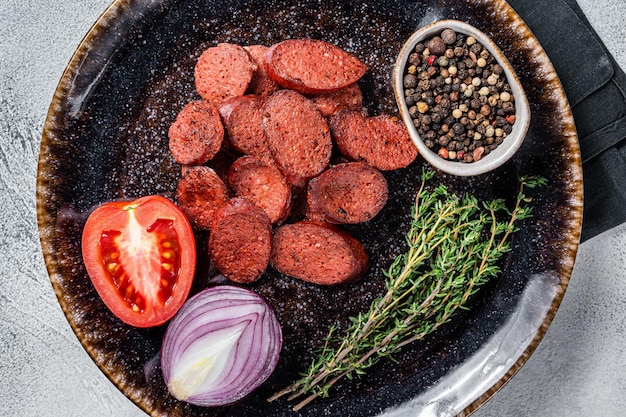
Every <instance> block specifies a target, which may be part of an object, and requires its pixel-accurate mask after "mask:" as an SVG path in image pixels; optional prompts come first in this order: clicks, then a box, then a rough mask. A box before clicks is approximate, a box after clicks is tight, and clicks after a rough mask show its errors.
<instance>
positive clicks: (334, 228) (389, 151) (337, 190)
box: [169, 39, 417, 285]
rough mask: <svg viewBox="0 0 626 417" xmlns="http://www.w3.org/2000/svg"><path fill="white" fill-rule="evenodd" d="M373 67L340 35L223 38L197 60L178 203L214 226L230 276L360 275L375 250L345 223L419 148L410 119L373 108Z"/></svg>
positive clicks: (364, 213) (181, 130)
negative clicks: (370, 111) (367, 96)
mask: <svg viewBox="0 0 626 417" xmlns="http://www.w3.org/2000/svg"><path fill="white" fill-rule="evenodd" d="M366 71H367V66H366V65H365V64H364V63H363V62H362V61H361V60H359V59H358V58H357V57H355V56H354V55H352V54H350V53H348V52H347V51H345V50H343V49H341V48H339V47H337V46H335V45H332V44H330V43H327V42H324V41H320V40H313V39H290V40H285V41H282V42H279V43H277V44H274V45H272V46H269V47H268V46H264V45H253V46H245V47H244V46H240V45H236V44H231V43H220V44H217V45H216V46H213V47H210V48H208V49H207V50H205V51H204V52H203V53H202V55H201V56H200V58H199V59H198V62H197V64H196V67H195V74H194V76H195V87H196V91H197V93H198V95H199V96H200V99H198V100H194V101H191V102H190V103H188V104H187V105H186V106H185V107H184V108H183V109H182V110H181V111H180V113H179V114H178V115H177V117H176V120H175V121H174V122H173V123H172V125H171V126H170V129H169V148H170V151H171V153H172V155H173V157H174V158H175V159H176V161H178V162H179V163H180V164H181V165H182V172H183V175H182V177H181V179H180V182H179V184H178V187H177V190H176V199H177V203H178V205H179V206H180V207H181V208H182V210H183V211H184V212H185V213H186V214H187V216H188V218H189V220H190V222H191V223H192V225H193V227H194V228H196V229H197V230H206V231H210V232H209V233H210V235H209V248H208V252H209V256H210V257H211V260H212V261H213V264H214V265H215V267H216V268H217V269H218V270H219V271H220V273H221V274H222V275H224V276H225V277H226V278H228V279H230V280H232V281H235V282H238V283H250V282H253V281H255V280H257V279H259V277H260V276H261V275H262V274H263V272H264V271H265V270H266V268H267V267H268V266H269V265H271V266H272V267H273V268H275V269H276V270H278V271H280V272H282V273H284V274H286V275H289V276H291V277H295V278H298V279H302V280H305V281H307V282H312V283H315V284H319V285H334V284H342V283H351V282H355V281H357V280H358V279H359V278H361V277H362V276H363V274H364V273H365V272H366V270H367V268H368V262H369V256H368V254H367V252H366V251H365V249H364V247H363V245H362V244H361V243H360V242H359V241H358V240H357V239H355V238H354V237H352V236H350V235H349V234H348V233H347V232H346V231H345V230H344V229H342V226H341V225H344V224H355V223H361V222H367V221H369V220H371V219H372V218H374V217H375V216H376V215H377V214H378V213H379V212H380V210H381V209H382V208H383V207H384V205H385V203H386V201H387V198H388V184H387V181H386V179H385V177H384V175H383V174H382V173H381V171H389V170H395V169H400V168H404V167H406V166H408V165H409V164H410V163H411V162H413V160H414V159H415V158H416V157H417V150H416V148H415V146H414V145H413V143H412V142H411V140H410V138H409V136H408V133H407V131H406V128H405V127H404V125H403V124H402V123H401V122H400V121H399V120H398V119H397V118H394V117H391V116H389V115H378V116H368V115H367V111H366V109H364V108H363V97H362V93H361V90H360V88H359V85H358V83H357V82H358V80H359V79H360V78H361V77H362V76H363V75H364V74H365V72H366Z"/></svg>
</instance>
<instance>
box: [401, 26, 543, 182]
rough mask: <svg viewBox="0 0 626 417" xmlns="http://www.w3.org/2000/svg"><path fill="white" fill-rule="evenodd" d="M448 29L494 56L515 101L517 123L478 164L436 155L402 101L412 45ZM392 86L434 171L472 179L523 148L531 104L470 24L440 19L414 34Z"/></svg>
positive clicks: (496, 50) (501, 58)
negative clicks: (422, 136)
mask: <svg viewBox="0 0 626 417" xmlns="http://www.w3.org/2000/svg"><path fill="white" fill-rule="evenodd" d="M446 28H450V29H453V30H454V31H455V32H461V33H463V34H465V35H470V36H473V37H474V38H476V40H477V41H478V42H480V43H481V44H482V45H483V46H484V47H485V48H487V49H488V50H489V52H491V54H492V55H493V56H494V57H495V59H496V61H497V62H498V64H500V65H501V66H502V68H503V69H504V74H505V75H506V78H507V81H508V82H509V85H510V86H511V90H512V94H513V96H514V98H515V107H516V108H515V116H516V121H515V124H514V125H513V130H512V132H511V133H510V134H508V135H507V137H506V139H505V141H504V142H503V143H502V144H500V145H499V146H498V147H497V148H496V149H495V150H493V151H492V152H490V153H489V154H488V155H486V156H484V157H483V158H481V159H480V160H479V161H475V162H470V163H463V162H457V161H450V160H446V159H443V158H442V157H440V156H439V155H438V154H437V153H436V152H434V151H433V150H431V149H430V148H428V147H427V146H426V144H425V143H424V141H423V140H422V139H421V137H420V135H419V134H418V132H417V129H416V128H415V126H414V125H413V119H412V117H411V115H410V114H409V108H408V106H407V104H406V101H405V98H404V86H403V84H404V83H403V79H404V71H405V67H406V64H407V61H408V58H409V55H410V54H411V53H412V52H413V48H414V47H415V45H416V44H417V43H418V42H420V41H422V40H424V39H426V38H428V37H430V36H433V35H435V34H439V33H441V31H442V30H443V29H446ZM393 84H394V93H395V97H396V102H397V104H398V109H399V111H400V115H401V117H402V120H403V121H404V124H405V125H406V127H407V130H408V132H409V136H410V137H411V140H412V141H413V143H414V144H415V145H416V146H417V149H418V151H419V153H420V155H422V157H423V158H424V159H425V160H426V161H427V162H428V163H429V164H430V165H431V166H433V167H434V168H437V169H439V170H441V171H443V172H445V173H448V174H453V175H458V176H472V175H479V174H484V173H486V172H489V171H491V170H494V169H496V168H498V167H499V166H501V165H503V164H504V163H506V162H507V161H508V160H509V159H511V158H512V157H513V155H515V153H516V152H517V151H518V149H519V148H520V147H521V146H522V143H523V142H524V139H525V137H526V134H527V132H528V128H529V126H530V118H531V116H530V105H529V103H528V97H527V96H526V93H525V91H524V88H523V87H522V83H521V81H520V80H519V78H518V76H517V74H516V72H515V70H514V69H513V66H512V65H511V64H510V62H509V61H508V59H507V58H506V56H505V55H504V53H502V51H501V50H500V48H499V47H498V45H496V43H495V42H494V41H493V40H492V39H491V38H490V37H489V36H487V35H486V34H485V33H483V32H482V31H480V30H479V29H477V28H476V27H474V26H472V25H470V24H469V23H466V22H463V21H460V20H454V19H443V20H437V21H435V22H432V23H429V24H427V25H425V26H422V27H421V28H419V29H418V30H417V31H415V32H414V33H413V34H412V35H411V36H410V37H409V38H408V39H407V41H406V42H405V43H404V45H403V46H402V48H401V49H400V52H399V53H398V58H397V60H396V63H395V65H394V71H393Z"/></svg>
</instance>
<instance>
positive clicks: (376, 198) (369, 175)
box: [307, 162, 389, 224]
mask: <svg viewBox="0 0 626 417" xmlns="http://www.w3.org/2000/svg"><path fill="white" fill-rule="evenodd" d="M388 194H389V191H388V185H387V180H386V179H385V177H384V176H383V174H382V173H381V172H380V171H379V170H377V169H376V168H374V167H372V166H371V165H368V164H365V163H363V162H348V163H343V164H338V165H335V166H332V167H330V168H329V169H327V170H326V171H324V172H323V173H322V174H320V175H319V176H318V177H316V178H313V179H312V180H311V181H309V186H308V192H307V202H308V207H309V210H310V211H311V213H312V215H313V218H320V219H323V220H325V221H328V222H330V223H338V224H355V223H362V222H366V221H368V220H371V219H372V218H374V216H376V215H377V214H378V213H379V212H380V210H382V208H383V207H384V206H385V203H386V202H387V197H388Z"/></svg>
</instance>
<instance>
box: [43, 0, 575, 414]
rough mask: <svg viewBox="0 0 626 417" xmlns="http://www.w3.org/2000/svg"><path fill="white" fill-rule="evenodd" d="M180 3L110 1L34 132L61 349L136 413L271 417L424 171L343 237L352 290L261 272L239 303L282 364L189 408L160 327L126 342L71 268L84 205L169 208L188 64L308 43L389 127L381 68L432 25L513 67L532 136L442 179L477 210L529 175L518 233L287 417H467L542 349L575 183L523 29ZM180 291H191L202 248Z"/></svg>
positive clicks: (564, 255) (513, 23)
mask: <svg viewBox="0 0 626 417" xmlns="http://www.w3.org/2000/svg"><path fill="white" fill-rule="evenodd" d="M299 3H300V4H298V5H297V6H295V5H293V4H291V3H290V2H288V1H282V0H262V1H260V0H237V1H234V0H233V1H217V0H216V1H199V0H198V1H196V0H185V1H182V0H181V1H175V0H171V1H168V0H164V1H160V2H159V1H139V0H118V1H116V2H114V3H113V5H112V6H111V7H110V8H109V9H108V10H107V11H106V12H105V13H104V14H103V16H102V17H101V18H100V19H99V20H98V22H96V24H95V25H94V27H93V28H92V30H91V31H90V32H89V33H88V35H87V36H86V38H85V39H84V41H83V42H82V43H81V45H80V47H79V48H78V50H77V52H76V54H75V55H74V57H73V58H72V60H71V62H70V64H69V66H68V68H67V70H66V72H65V73H64V74H63V77H62V79H61V82H60V84H59V87H58V89H57V91H56V93H55V96H54V99H53V101H52V104H51V107H50V112H49V114H48V118H47V121H46V125H45V130H44V135H43V140H42V145H41V155H40V161H39V176H38V187H37V193H38V195H37V201H38V218H39V227H40V231H41V242H42V246H43V252H44V255H45V261H46V264H47V267H48V271H49V274H50V279H51V281H52V285H53V287H54V290H55V292H56V294H57V296H58V299H59V302H60V304H61V306H62V308H63V310H64V312H65V314H66V315H67V318H68V320H69V322H70V324H71V326H72V328H73V329H74V331H75V332H76V334H77V336H78V338H79V339H80V341H81V342H82V344H83V345H84V347H85V349H86V350H87V351H88V352H89V354H90V355H91V357H92V358H93V360H94V361H95V362H96V363H97V364H98V366H99V367H100V368H101V369H102V371H103V372H104V373H105V374H106V375H108V376H109V378H110V379H111V380H112V381H113V383H114V384H116V385H117V386H118V387H119V389H120V390H122V391H123V392H124V393H125V394H126V395H127V396H128V397H129V398H130V399H132V400H133V401H134V402H135V403H137V404H138V405H139V406H140V407H141V408H143V409H144V410H145V411H146V412H147V413H149V414H152V415H155V416H157V415H163V416H165V415H167V416H169V417H174V416H260V415H262V416H283V415H284V416H286V415H294V414H296V413H294V412H292V411H291V408H290V404H288V403H287V402H285V401H277V402H274V403H271V404H270V403H268V402H267V401H266V399H267V398H268V396H269V395H271V394H272V393H274V391H275V390H277V389H279V388H282V387H283V386H284V385H285V384H286V383H288V382H290V381H291V380H292V379H293V378H294V377H295V376H297V374H298V373H299V372H301V371H303V367H305V366H306V363H308V359H309V356H310V351H311V350H312V349H315V348H317V347H319V342H320V341H321V339H322V337H323V335H325V334H326V332H327V329H328V326H329V325H330V324H331V323H334V322H338V323H344V322H345V321H346V319H347V317H348V315H354V314H356V313H357V312H358V311H359V310H362V309H364V308H366V306H367V305H369V302H370V300H371V299H372V297H374V296H375V295H377V294H378V293H380V291H381V290H382V286H381V273H380V270H381V269H382V268H386V267H387V266H388V265H389V263H390V260H391V259H392V257H394V256H395V255H396V254H397V252H398V250H400V249H399V248H402V247H403V245H404V243H403V242H404V240H403V239H404V232H405V231H406V230H407V226H408V222H407V218H408V216H409V208H410V205H411V203H412V199H413V197H414V194H415V192H416V187H417V177H418V174H419V171H420V169H421V167H422V165H423V162H422V161H421V160H420V159H418V161H416V162H415V163H414V164H413V165H412V166H410V167H409V168H407V169H404V170H401V171H397V172H393V173H388V174H387V178H388V180H389V182H390V188H391V190H390V193H391V195H390V199H389V204H388V205H387V207H386V208H385V209H384V211H383V212H382V213H381V214H380V215H379V216H378V217H377V218H376V219H375V220H373V221H371V222H369V223H368V224H366V225H362V226H359V227H354V228H352V229H351V232H352V233H354V234H355V235H356V236H358V237H359V238H360V239H361V240H362V241H363V243H364V245H365V247H366V249H367V250H368V251H369V253H370V254H371V257H372V262H371V268H370V271H369V273H368V275H367V276H366V277H365V279H364V280H363V282H362V283H360V284H357V285H353V286H350V287H347V288H320V287H316V286H312V285H306V284H303V283H298V282H296V281H294V280H291V279H288V278H286V277H283V276H280V275H279V274H277V273H275V272H274V271H272V270H268V271H267V273H266V274H265V275H264V276H263V278H262V279H261V280H260V281H259V282H258V283H257V284H255V285H254V286H253V287H252V289H253V290H255V291H257V292H258V293H260V294H261V295H263V296H264V297H266V298H267V299H268V301H269V302H270V303H271V304H272V305H273V306H274V308H275V310H276V313H277V315H278V318H279V320H280V321H281V323H282V325H283V327H284V339H285V340H284V342H285V343H284V349H283V353H282V356H281V360H280V362H279V365H278V367H277V369H276V371H275V373H274V374H273V375H272V377H271V378H270V379H269V380H268V381H267V382H266V383H265V384H264V385H263V386H262V387H261V388H259V389H258V390H257V391H255V392H254V393H253V394H252V395H250V396H249V397H247V398H245V399H244V400H243V401H241V402H239V403H237V404H235V405H232V406H229V407H223V408H217V409H205V408H198V407H193V406H190V405H188V404H185V403H181V402H178V401H176V400H174V399H173V398H172V397H170V396H168V394H167V392H166V389H165V386H164V384H163V382H162V381H161V376H160V371H159V367H158V361H157V360H154V359H155V358H157V354H158V351H159V346H160V342H161V337H162V334H163V331H164V329H163V328H156V329H149V330H145V329H143V330H142V329H136V328H132V327H129V326H126V325H124V324H123V323H121V322H120V321H118V320H117V319H116V318H115V317H113V316H112V315H111V314H110V313H109V311H108V310H107V309H106V307H105V306H104V304H103V303H102V302H101V301H100V299H99V298H98V296H97V294H96V292H95V290H94V288H93V287H92V285H91V283H90V281H89V278H88V277H87V275H86V273H85V269H84V266H83V263H82V260H81V254H80V236H81V231H82V225H83V223H84V221H85V218H86V216H87V215H88V213H89V211H90V210H91V209H92V208H93V207H94V206H96V205H98V204H101V203H103V202H106V201H109V200H115V199H122V198H124V199H132V198H136V197H138V196H142V195H147V194H162V195H165V196H167V197H170V198H172V196H173V192H174V189H175V186H176V183H177V180H178V178H179V175H180V166H179V165H178V164H176V163H175V162H174V161H173V159H172V158H171V156H170V154H169V151H168V149H167V129H168V126H169V124H170V123H171V122H172V120H173V119H174V117H175V116H176V114H177V112H178V111H179V110H180V109H181V108H182V106H183V105H184V104H185V103H186V102H188V101H189V100H191V99H193V98H195V97H196V94H195V92H194V87H193V67H194V64H195V61H196V59H197V58H198V56H199V54H200V53H201V52H202V51H203V50H204V49H205V48H207V47H209V46H211V45H214V44H215V43H217V42H235V43H240V44H259V43H262V44H272V43H274V42H277V41H280V40H283V39H286V38H292V37H309V38H318V39H323V40H326V41H330V42H332V43H335V44H337V45H339V46H341V47H343V48H345V49H347V50H350V51H351V52H353V53H354V54H356V55H357V56H359V57H360V58H361V59H363V60H364V61H365V62H366V63H367V64H368V65H369V67H370V70H369V71H368V73H367V75H366V76H365V78H364V79H363V80H362V82H361V87H362V89H363V91H364V94H365V104H366V106H367V107H368V108H369V110H370V112H371V113H372V114H376V113H380V112H390V113H397V109H396V107H395V102H394V95H393V91H392V79H391V77H392V67H393V64H394V62H395V59H396V55H397V53H398V51H399V50H400V48H401V46H402V44H403V43H404V42H405V40H406V39H407V38H408V37H409V35H410V34H411V33H412V32H413V31H414V30H416V29H417V28H418V27H420V26H422V25H423V24H425V23H428V22H431V21H433V20H437V19H443V18H446V19H458V20H463V21H466V22H468V23H470V24H472V25H474V26H476V27H478V28H479V29H481V30H482V31H483V32H485V33H487V34H488V35H489V36H491V37H492V38H493V39H494V41H495V42H496V43H497V44H498V46H499V47H500V48H501V49H502V51H503V52H504V53H505V55H506V56H507V57H508V59H509V60H510V61H511V63H512V65H513V67H514V68H515V69H516V71H517V73H518V75H519V77H520V79H521V81H522V83H523V85H524V87H525V89H526V93H527V94H528V98H529V101H530V104H531V110H532V123H531V126H530V130H529V133H528V137H527V138H526V141H525V142H524V145H523V146H522V148H521V149H520V151H519V152H518V154H517V155H516V156H515V158H514V159H513V160H511V161H510V162H508V163H507V164H506V165H504V166H503V167H501V168H499V169H498V170H496V171H495V172H493V173H490V174H487V175H483V176H480V177H474V178H451V177H447V176H444V175H440V176H438V177H437V178H436V180H437V181H443V182H445V183H447V184H449V185H450V186H453V187H455V189H457V190H459V191H463V190H465V191H471V192H473V193H475V194H477V195H479V196H480V197H483V198H489V197H494V196H496V197H504V198H507V199H509V201H510V200H511V199H512V198H514V196H515V195H516V187H517V181H516V177H517V176H519V175H525V174H531V175H543V176H545V177H547V178H548V179H549V185H548V186H546V187H543V188H541V189H537V190H535V191H534V192H533V194H534V200H533V206H534V210H535V212H534V214H535V216H534V218H533V219H531V220H530V221H527V222H525V223H524V224H522V228H521V230H520V231H519V232H518V233H517V234H515V237H514V240H513V248H514V249H513V251H512V253H511V254H510V256H509V257H508V259H507V262H506V263H505V264H503V269H504V271H503V273H502V275H501V276H500V277H499V278H498V279H496V280H494V281H493V282H491V283H490V284H488V285H487V286H486V287H484V288H483V289H482V290H481V292H480V293H479V294H478V295H477V296H476V297H474V299H472V300H471V304H470V307H471V308H470V310H469V311H467V312H465V313H463V314H462V315H459V316H456V317H455V319H454V320H453V321H452V322H450V323H449V324H447V325H446V326H444V327H443V328H441V329H440V330H438V331H437V332H436V334H434V335H432V336H431V337H428V338H427V339H425V340H423V341H420V342H419V343H416V344H414V345H412V346H410V347H408V348H406V349H405V350H404V351H403V352H402V353H401V354H400V355H398V356H397V358H396V359H397V360H396V361H395V362H394V361H385V362H383V363H381V364H380V365H379V366H377V367H375V368H373V369H371V372H370V373H368V375H367V376H366V377H364V378H360V379H356V380H353V381H346V382H345V383H341V384H339V385H338V386H337V387H336V389H335V390H334V391H333V392H332V395H331V397H330V398H328V399H322V400H317V401H315V402H314V403H312V404H311V405H309V406H308V407H306V408H305V409H304V410H303V411H302V412H301V415H306V416H320V415H335V416H372V415H379V414H385V415H388V416H395V415H404V414H410V415H413V416H415V415H455V414H461V415H466V414H469V413H470V412H471V411H473V410H475V409H476V408H477V407H478V406H479V405H480V404H482V403H483V402H484V401H486V400H487V398H489V396H490V395H492V394H493V393H494V392H495V391H496V390H498V389H499V388H500V387H501V386H502V385H503V384H504V383H505V382H506V381H507V380H508V379H509V378H510V377H511V376H512V375H513V374H514V373H515V372H516V371H517V370H518V369H519V368H520V366H522V364H523V363H524V362H525V361H526V359H527V358H528V356H529V355H530V353H531V352H532V351H533V350H534V349H535V347H536V346H537V344H538V343H539V340H540V339H541V338H542V336H543V335H544V334H545V332H546V329H547V327H548V325H549V323H550V322H551V320H552V318H553V317H554V314H555V312H556V309H557V307H558V305H559V303H560V301H561V299H562V297H563V294H564V291H565V288H566V286H567V283H568V280H569V277H570V273H571V270H572V267H573V264H574V258H575V254H576V250H577V247H578V242H579V236H580V229H581V217H582V214H581V213H582V173H581V161H580V154H579V149H578V142H577V137H576V131H575V128H574V124H573V120H572V115H571V113H570V110H569V107H568V104H567V100H566V98H565V95H564V93H563V90H562V87H561V85H560V82H559V80H558V78H557V76H556V75H555V73H554V70H553V68H552V66H551V64H550V62H549V60H548V58H547V56H546V55H545V53H544V52H543V49H542V48H541V46H540V45H539V44H538V42H537V40H536V39H535V38H534V37H533V35H532V34H531V33H530V31H529V29H528V28H527V26H526V25H525V24H524V23H523V22H522V21H521V19H520V18H519V16H518V15H517V14H516V13H515V12H514V11H513V10H512V9H511V8H510V7H509V6H508V4H507V3H506V2H504V1H501V0H492V1H471V2H470V1H460V0H459V1H452V0H449V1H431V2H427V1H383V2H377V1H376V2H374V1H363V0H359V1H344V2H335V1H326V0H316V1H303V2H299ZM197 239H198V242H199V245H198V246H199V248H200V249H199V251H200V256H201V262H200V264H199V267H198V275H197V278H196V283H195V287H194V291H197V290H198V289H199V288H202V287H203V286H205V285H207V282H208V278H209V275H210V274H209V272H208V271H207V263H206V256H205V255H203V254H202V253H203V249H202V248H203V247H204V245H205V242H206V236H205V235H202V234H198V235H197Z"/></svg>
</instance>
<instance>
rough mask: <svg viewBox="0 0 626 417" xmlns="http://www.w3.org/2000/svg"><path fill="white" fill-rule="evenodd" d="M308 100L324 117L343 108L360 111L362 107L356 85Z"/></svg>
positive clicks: (361, 96)
mask: <svg viewBox="0 0 626 417" xmlns="http://www.w3.org/2000/svg"><path fill="white" fill-rule="evenodd" d="M310 98H311V101H312V102H313V104H315V106H316V107H317V109H318V110H319V111H320V113H322V116H324V117H328V116H331V115H333V114H335V113H337V112H338V111H339V110H341V109H344V108H350V109H360V108H361V107H362V106H363V93H362V92H361V88H360V87H359V85H358V84H357V83H354V84H350V85H349V86H347V87H344V88H342V89H340V90H337V91H331V92H330V93H323V94H317V95H314V96H312V97H310Z"/></svg>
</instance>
